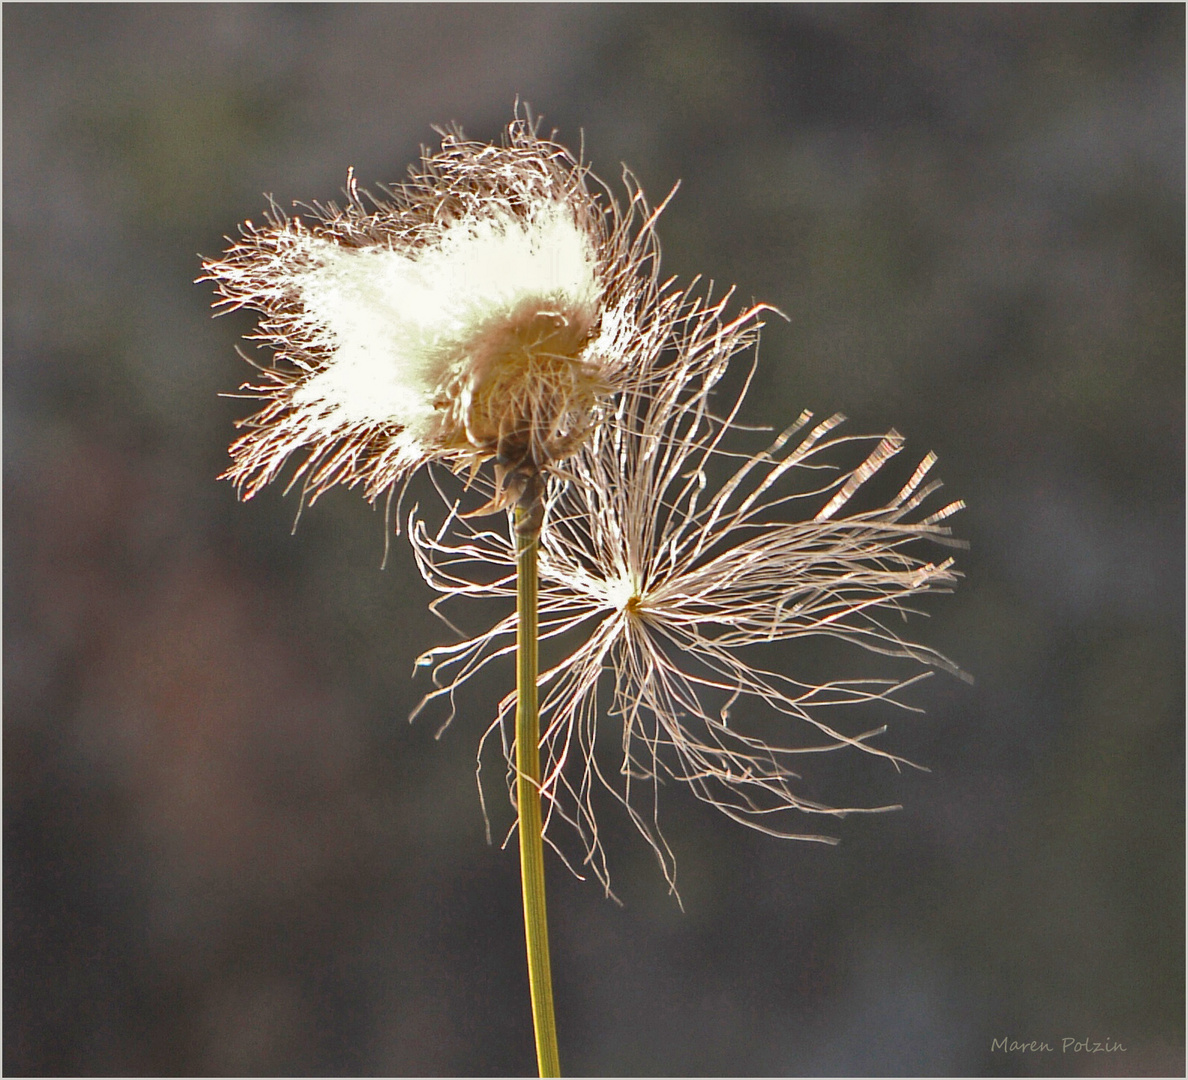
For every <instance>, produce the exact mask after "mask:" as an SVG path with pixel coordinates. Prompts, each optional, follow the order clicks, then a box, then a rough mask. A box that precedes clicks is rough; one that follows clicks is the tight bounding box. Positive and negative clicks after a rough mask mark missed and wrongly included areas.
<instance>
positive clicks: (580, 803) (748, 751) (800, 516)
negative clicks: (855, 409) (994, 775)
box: [410, 305, 962, 892]
mask: <svg viewBox="0 0 1188 1080" xmlns="http://www.w3.org/2000/svg"><path fill="white" fill-rule="evenodd" d="M692 311H693V316H694V317H693V318H692V321H691V322H690V323H689V324H688V325H687V333H686V334H685V336H684V337H683V338H682V340H681V344H680V348H679V350H678V352H677V354H676V355H675V357H673V358H672V360H671V362H670V363H669V364H668V365H666V366H663V367H660V366H658V367H656V368H654V379H653V382H652V384H651V385H650V386H648V387H647V388H646V389H639V390H634V391H630V392H628V393H625V394H623V395H622V396H620V398H619V399H618V400H617V402H616V405H615V409H614V416H613V417H611V418H610V419H609V420H608V422H607V423H606V424H604V425H602V426H600V427H599V429H598V430H597V431H594V432H592V433H591V435H590V438H589V439H588V440H587V442H586V443H585V444H584V445H583V447H582V448H581V450H580V451H579V452H578V453H577V454H576V455H575V457H574V458H573V459H572V461H571V462H570V463H569V466H568V468H569V472H570V474H571V477H572V479H571V482H569V483H568V484H564V485H563V484H560V483H556V482H551V483H550V488H549V493H548V499H549V518H548V525H547V527H546V528H545V530H544V532H543V533H542V535H541V539H540V555H539V566H540V575H541V584H540V634H541V640H542V642H545V641H548V640H553V641H557V642H558V643H560V642H561V641H564V642H565V643H566V647H565V650H564V652H563V654H562V655H560V656H558V657H556V658H555V660H554V662H553V663H552V664H551V666H548V667H547V668H546V670H545V671H543V672H542V674H541V678H540V686H541V731H542V737H541V745H542V753H543V755H544V758H545V761H546V764H545V767H544V769H543V776H544V779H543V781H542V794H543V795H544V797H545V798H546V799H547V800H548V803H547V805H548V807H549V810H548V812H547V814H546V822H547V823H546V828H547V827H548V825H549V824H551V825H553V826H554V833H555V826H556V825H557V824H558V823H559V822H566V823H568V824H569V825H570V826H572V827H573V829H574V831H575V832H576V835H577V837H578V838H579V844H578V846H577V849H576V853H575V854H574V857H571V858H569V859H568V861H569V862H570V865H571V867H572V868H577V867H581V866H583V865H584V866H588V867H589V868H590V869H591V871H592V872H593V873H594V874H595V876H596V877H598V878H599V879H600V880H601V881H602V882H603V884H604V885H605V886H606V887H607V890H608V892H609V888H610V885H609V882H610V876H609V870H608V867H607V862H606V858H605V853H604V851H603V848H602V843H601V841H600V839H599V830H598V823H597V816H596V812H595V804H596V802H597V801H598V800H599V798H600V796H599V794H598V791H599V789H603V790H605V791H606V792H609V793H610V794H611V795H612V796H613V797H614V799H617V800H618V801H619V802H620V803H621V804H622V805H623V806H624V807H625V808H626V810H627V812H628V814H629V815H630V817H631V820H632V821H633V822H634V824H635V825H636V827H637V828H638V829H639V830H640V832H641V833H643V835H644V836H645V837H646V838H647V840H648V842H649V843H650V844H651V845H652V847H653V849H654V851H655V853H656V856H657V858H658V859H659V861H660V864H661V867H662V869H663V872H664V874H665V875H666V877H667V878H668V880H669V882H670V884H672V885H673V887H674V889H675V863H674V860H673V856H672V852H671V851H670V849H669V847H668V845H667V843H666V841H665V839H664V836H663V833H662V831H661V829H660V816H659V806H658V802H657V799H658V795H659V791H660V788H661V786H662V785H663V784H664V783H665V781H666V780H667V779H677V780H683V781H685V782H686V783H687V784H688V785H689V786H690V788H691V789H692V790H693V792H694V794H695V795H696V796H697V797H698V798H700V799H702V800H704V801H706V802H708V803H710V804H712V805H713V806H715V807H717V808H718V809H720V810H721V811H722V812H723V813H725V814H727V815H728V816H729V817H731V818H734V819H735V820H737V821H740V822H742V823H743V824H746V825H749V826H751V827H753V828H756V829H759V830H761V831H763V832H767V833H771V834H773V835H776V836H785V837H791V838H796V839H805V840H822V841H825V842H830V843H832V842H835V841H834V839H833V838H832V837H830V836H826V835H821V834H818V833H816V832H813V831H811V830H810V831H806V830H805V829H804V826H803V825H798V824H797V822H796V820H794V819H798V818H799V819H801V820H803V818H802V816H803V815H806V814H807V815H815V816H820V815H831V816H835V817H838V816H843V815H844V814H846V813H850V812H854V811H858V810H864V811H867V812H870V811H877V810H885V809H891V808H890V807H885V806H849V807H845V806H843V807H835V806H828V805H825V804H823V803H821V802H819V801H817V800H816V799H813V798H810V797H808V796H807V795H806V794H805V793H804V786H803V783H802V782H801V779H800V776H799V775H798V772H797V768H798V766H797V763H798V761H800V760H801V759H803V757H804V756H805V755H809V754H815V753H821V752H823V751H830V750H843V749H849V750H851V751H861V752H863V753H866V754H869V755H873V756H875V757H879V758H882V759H884V760H887V761H889V762H891V763H893V764H894V765H895V766H896V767H899V766H900V765H902V764H905V762H904V760H903V759H902V758H899V757H897V756H896V755H895V754H893V753H891V752H889V751H887V750H884V749H882V748H881V747H879V746H878V745H877V744H876V743H875V741H874V740H875V739H876V737H877V736H878V735H880V734H881V733H882V732H883V731H884V730H885V726H884V725H879V726H877V727H876V728H875V729H873V730H870V729H867V730H861V729H859V730H855V728H854V724H853V723H852V722H850V723H847V722H846V719H845V714H846V712H847V707H850V708H849V710H848V711H849V712H851V713H854V712H866V711H868V710H869V709H870V708H871V707H872V706H898V707H900V708H906V707H907V706H905V705H903V703H902V702H901V701H900V700H898V698H897V696H896V695H897V694H898V692H899V691H900V690H902V689H903V688H904V687H905V686H907V685H909V684H911V683H914V682H916V681H917V680H918V679H920V678H922V677H924V675H925V674H927V672H922V671H920V670H919V665H921V664H923V665H928V666H935V667H941V668H946V669H948V670H950V671H954V672H956V669H955V668H954V666H953V665H952V664H951V663H949V661H947V660H945V659H944V657H942V656H940V655H939V654H938V653H936V652H934V651H932V650H931V649H928V648H926V647H922V646H920V645H915V644H913V643H911V642H910V641H908V640H906V639H904V638H903V637H902V636H901V635H900V633H899V631H898V630H897V629H895V627H894V626H893V625H892V623H891V622H890V621H889V620H888V616H894V617H895V618H896V619H897V620H900V619H902V617H903V616H905V615H906V614H907V612H908V611H909V610H910V606H909V605H910V602H911V601H912V599H913V598H915V597H918V596H921V595H923V594H925V593H930V592H944V591H949V590H950V589H951V588H952V586H953V584H954V583H955V581H956V580H957V577H958V575H957V573H956V571H955V570H954V568H953V563H952V560H951V559H943V560H941V561H933V560H931V559H929V558H927V557H925V556H924V555H923V553H921V552H919V551H918V549H919V548H920V547H921V545H922V542H927V541H932V542H938V541H939V542H941V543H949V544H953V543H955V542H954V541H952V540H951V538H950V537H949V532H948V529H947V528H946V527H945V526H944V525H943V524H942V523H943V522H944V521H945V519H946V518H948V517H949V516H950V515H952V514H953V513H955V512H956V511H957V510H959V509H960V508H961V506H962V504H961V503H959V502H954V503H949V504H947V505H942V506H940V507H939V508H938V509H936V510H935V511H927V510H924V509H922V505H923V504H924V503H925V501H926V500H927V499H929V497H930V496H932V495H933V494H934V492H935V491H936V489H937V488H939V486H940V485H939V483H938V482H934V481H930V479H929V476H930V473H931V470H932V468H933V465H934V463H935V460H936V459H935V457H934V456H933V455H932V454H929V455H927V456H926V457H925V458H924V459H923V461H922V462H921V463H920V464H919V466H918V467H917V468H916V469H915V470H914V471H913V472H912V473H911V474H910V475H909V476H908V477H907V478H906V482H903V484H902V487H901V488H900V490H899V491H898V493H897V494H895V495H894V496H893V497H892V498H890V499H889V500H888V501H886V502H880V501H877V500H874V501H873V502H874V505H870V503H871V502H872V500H871V499H870V498H869V497H867V496H866V495H865V492H866V490H867V485H869V483H870V481H871V480H872V478H874V477H875V476H876V475H878V474H880V473H881V472H882V470H884V469H885V468H886V467H887V466H888V464H889V463H890V462H891V461H892V460H893V459H894V458H895V457H896V456H897V455H898V454H899V453H900V451H901V450H902V448H903V439H902V437H901V436H900V435H899V434H898V433H896V432H894V431H891V432H888V433H887V434H886V435H883V436H876V437H865V436H848V435H842V434H839V433H838V428H839V425H840V424H841V423H842V417H841V416H840V415H838V416H832V417H830V418H828V419H826V420H824V421H821V422H819V423H813V421H812V417H811V414H810V413H808V412H805V413H803V414H802V415H801V416H800V417H799V419H798V420H797V421H796V423H794V424H793V425H792V426H791V427H790V428H788V429H787V430H786V431H784V432H783V433H782V434H781V435H780V436H779V437H778V438H777V439H776V440H775V441H774V442H772V443H771V444H770V445H769V446H768V447H766V448H765V449H763V450H761V451H759V452H749V453H744V454H740V453H738V452H735V451H731V450H728V449H727V446H726V443H727V435H728V434H729V433H730V431H731V429H732V428H735V427H738V426H739V425H737V421H736V417H737V415H738V412H739V409H740V407H741V404H742V400H743V399H742V396H741V395H740V396H739V397H738V398H737V400H735V401H734V402H733V404H731V405H730V407H729V410H728V412H727V414H726V415H725V416H724V417H722V418H717V417H715V416H714V415H713V413H712V412H711V410H710V404H711V402H710V398H711V393H712V391H713V388H714V386H715V385H716V384H717V383H718V382H719V380H720V378H721V376H722V375H723V373H724V371H725V369H726V366H727V364H728V362H729V360H730V358H731V356H732V355H733V354H736V353H737V352H738V351H739V350H740V349H742V348H744V347H745V346H747V345H748V344H750V343H751V341H753V339H754V332H755V329H756V326H757V323H756V321H755V314H756V313H755V312H747V313H745V314H744V315H743V316H741V317H740V318H739V319H737V320H735V321H734V322H731V323H726V322H725V321H724V319H723V317H722V306H721V305H716V306H713V307H699V306H697V305H693V308H692ZM753 370H754V369H753V367H752V373H753ZM749 381H750V379H749V378H748V380H747V382H748V384H749ZM743 393H745V388H744V391H743ZM864 444H865V448H864ZM856 449H857V450H858V451H859V455H858V456H857V458H855V457H854V454H853V452H854V451H855V450H856ZM847 458H848V459H849V462H848V463H847ZM884 498H885V496H884ZM860 503H863V504H865V505H864V508H856V507H857V506H858V505H859V504H860ZM460 530H462V531H463V532H468V533H469V535H466V536H464V537H462V538H460V536H459V531H460ZM410 536H411V537H412V539H413V545H414V550H415V552H416V553H417V556H418V559H419V563H420V567H421V571H422V574H423V576H424V578H425V580H426V581H427V582H428V583H429V585H430V586H432V587H433V588H434V589H435V590H436V591H437V592H438V593H439V594H440V595H441V597H442V600H446V599H450V598H456V597H462V596H469V597H476V596H479V597H503V598H506V599H508V600H510V599H511V597H512V596H513V595H514V576H513V572H512V571H513V567H514V560H515V550H514V546H513V544H512V543H511V541H510V540H509V539H508V538H507V537H506V536H504V535H500V534H499V533H496V532H493V531H486V530H481V529H479V528H477V527H475V526H473V525H470V524H469V523H468V522H464V521H459V520H458V518H457V515H456V512H455V513H453V514H451V515H450V518H449V520H447V522H446V524H445V525H444V526H443V527H442V528H441V529H440V530H437V531H433V532H431V531H430V530H429V529H428V528H427V527H426V525H425V523H424V522H423V521H422V520H416V518H415V515H414V519H413V520H412V521H411V522H410ZM492 565H494V566H496V567H500V568H502V570H503V573H501V574H499V575H498V576H496V575H495V574H493V573H492V570H491V567H492ZM493 577H494V580H492V579H493ZM440 602H441V601H439V603H440ZM515 627H516V621H515V616H514V614H509V615H508V616H507V617H506V618H504V619H502V620H500V621H499V622H498V623H496V624H495V625H494V626H492V627H491V628H490V629H489V630H488V631H486V632H485V633H483V634H479V635H477V636H475V637H472V638H470V639H469V640H466V641H462V642H459V643H458V644H455V645H450V646H443V647H440V648H437V649H432V650H430V651H429V652H428V653H426V654H425V656H424V657H423V658H422V663H423V664H424V665H425V666H427V667H430V668H432V670H433V673H434V677H435V680H436V681H437V683H438V687H439V688H438V689H437V690H435V691H433V692H432V693H430V694H429V695H428V696H427V698H426V699H425V702H423V703H422V705H424V704H426V703H428V702H431V701H433V700H435V699H445V700H447V701H448V702H449V703H450V711H451V715H452V710H453V702H454V699H455V696H456V694H457V693H458V691H459V689H460V688H461V687H462V685H463V684H464V683H465V682H466V681H467V680H468V679H469V678H470V677H472V676H473V675H474V674H475V673H476V672H478V671H479V670H481V669H482V668H484V667H485V666H486V665H487V664H488V663H490V662H491V661H493V660H495V659H496V658H498V657H500V656H502V655H505V654H507V653H508V652H510V651H511V650H512V649H513V648H514V640H513V639H514V635H515ZM813 637H828V638H832V639H837V640H840V641H841V642H844V643H848V644H849V645H852V646H859V647H861V648H862V649H866V650H869V651H872V652H876V653H882V654H888V655H890V656H893V657H898V658H901V659H902V660H906V661H909V662H911V663H913V664H914V665H915V666H916V671H915V672H914V673H912V674H909V675H907V676H902V675H901V676H899V677H893V678H887V679H874V678H853V679H830V680H828V681H823V682H818V681H814V680H812V679H811V678H810V676H809V675H808V674H807V673H804V674H793V673H792V672H790V671H787V670H769V669H767V668H765V667H764V666H762V665H761V663H760V662H759V660H760V656H757V655H756V653H757V652H758V653H759V654H760V655H761V652H762V649H763V647H764V646H765V645H767V644H769V643H772V642H788V641H792V640H795V639H806V638H813ZM600 701H601V702H603V703H604V705H603V707H602V708H600ZM855 707H857V708H855ZM514 708H515V697H514V693H513V694H509V695H508V696H507V697H505V698H504V699H503V701H502V702H501V704H500V708H499V711H498V714H497V716H496V718H495V720H494V722H493V723H492V725H491V727H490V728H489V729H488V732H487V736H485V737H484V741H485V740H486V738H487V737H490V736H491V735H493V734H494V732H496V731H500V732H501V733H502V742H503V746H504V750H505V753H506V754H507V755H508V758H507V760H508V762H509V770H510V771H509V776H510V777H514V767H513V766H512V765H511V762H513V761H514V754H513V752H512V743H511V732H512V727H511V723H510V722H511V719H512V716H513V713H514ZM603 714H605V715H607V716H611V717H615V718H617V724H616V727H617V730H618V735H617V738H615V737H613V736H612V738H613V739H614V741H616V742H617V744H618V748H617V751H615V752H614V756H615V757H617V759H618V761H617V768H607V765H608V762H607V761H606V759H605V758H604V756H603V754H604V751H603V750H600V749H599V748H600V747H601V746H603V745H604V744H605V742H606V739H607V736H608V732H607V729H606V726H605V724H606V719H605V717H604V715H603ZM862 723H863V724H864V725H865V724H866V723H867V721H866V720H865V719H863V720H862ZM798 729H799V730H798ZM480 752H481V751H480ZM562 844H564V841H561V840H557V841H555V846H557V847H558V850H563V849H562V847H561V846H560V845H562ZM571 850H572V849H571ZM563 857H565V856H564V855H563Z"/></svg>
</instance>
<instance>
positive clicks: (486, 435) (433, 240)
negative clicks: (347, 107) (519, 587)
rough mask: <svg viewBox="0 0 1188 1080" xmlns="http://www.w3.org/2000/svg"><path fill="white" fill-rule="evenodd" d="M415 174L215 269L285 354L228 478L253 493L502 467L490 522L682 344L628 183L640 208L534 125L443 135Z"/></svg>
mask: <svg viewBox="0 0 1188 1080" xmlns="http://www.w3.org/2000/svg"><path fill="white" fill-rule="evenodd" d="M410 174H411V178H410V180H409V181H408V182H406V183H404V184H402V185H400V186H398V187H395V188H393V189H390V190H389V189H385V190H384V191H383V194H382V195H381V196H380V197H376V196H372V195H370V194H368V193H367V192H364V191H361V190H360V189H359V187H358V186H357V183H356V181H355V178H354V175H353V173H351V174H348V179H347V189H346V195H347V202H346V205H345V206H344V207H343V208H341V209H340V208H339V207H338V206H337V205H335V204H333V203H329V204H326V205H321V204H313V205H311V206H308V207H305V210H306V218H303V217H301V216H300V215H294V216H289V215H287V214H285V213H283V212H281V211H280V210H279V209H278V208H277V207H276V205H275V204H273V205H272V207H271V210H270V211H269V213H268V214H267V215H266V224H265V225H264V226H260V227H257V226H255V225H253V224H252V223H251V222H250V221H249V222H247V223H246V224H245V225H244V226H243V227H242V228H241V237H240V239H239V240H238V241H236V242H234V243H232V245H231V247H230V248H229V249H228V251H227V252H226V253H225V255H224V256H223V257H222V258H219V259H209V260H206V261H204V264H203V265H204V268H205V271H206V274H205V279H207V280H211V281H214V282H215V284H216V286H217V289H218V292H219V294H220V296H221V300H220V301H218V302H217V303H216V307H219V308H222V309H223V310H229V309H234V308H240V307H247V308H251V309H254V310H257V311H259V312H260V313H261V314H262V318H261V320H260V323H259V329H258V332H257V333H256V335H255V337H254V340H259V341H262V342H265V343H266V344H268V345H269V346H271V349H272V360H271V363H270V364H268V365H266V366H263V367H262V369H261V371H262V379H261V381H260V383H259V384H258V385H247V386H245V387H243V390H244V392H245V393H246V395H247V396H248V397H250V398H252V399H255V400H257V401H259V402H261V403H262V405H261V408H260V409H259V411H258V412H256V413H255V415H253V416H251V417H249V418H247V419H246V420H244V421H242V422H241V427H242V428H243V429H244V434H243V435H242V436H241V437H240V438H239V439H238V440H237V441H236V442H235V443H234V444H233V445H232V447H231V455H232V458H233V464H232V466H231V468H230V469H229V470H228V471H227V473H226V477H227V478H229V479H231V480H233V481H234V482H235V483H236V484H237V485H238V486H239V488H240V491H241V493H242V494H244V496H245V497H250V496H251V495H253V494H255V493H256V492H257V491H258V490H259V489H260V488H261V487H262V486H263V485H264V484H266V483H268V482H269V481H271V480H273V479H274V478H275V477H276V476H277V475H278V473H279V472H280V470H281V469H282V467H283V466H284V464H285V462H286V461H287V460H288V458H289V457H290V456H291V455H292V454H294V453H297V452H302V453H304V454H305V457H304V460H303V461H302V462H301V464H300V465H299V467H298V468H297V470H296V475H295V476H294V478H293V480H292V481H291V482H290V485H291V484H293V483H297V482H300V483H301V485H302V492H303V494H308V495H309V496H310V497H311V499H312V498H316V496H317V495H318V494H319V493H320V492H321V491H323V490H325V489H326V488H328V487H330V486H332V485H334V484H338V483H343V484H346V485H348V486H354V485H356V484H362V485H363V486H364V490H365V492H366V494H367V496H368V497H369V498H370V499H372V500H374V499H375V498H376V497H377V496H379V495H380V494H381V493H384V492H390V491H391V490H392V489H393V487H394V485H395V484H397V483H398V482H399V481H401V480H402V479H403V478H405V477H406V476H408V475H409V474H410V473H411V472H412V471H413V470H415V469H416V468H417V467H418V466H420V465H422V464H424V463H426V462H429V461H437V462H442V463H445V464H447V465H448V466H450V467H451V468H453V469H455V470H466V471H468V472H469V473H470V475H471V477H472V478H473V476H474V474H475V472H476V470H477V469H478V467H479V466H480V465H481V464H482V463H483V462H485V461H488V460H492V459H493V460H494V461H495V463H496V479H495V482H494V485H493V488H491V485H490V483H489V482H488V487H489V488H491V491H492V501H491V504H490V505H489V507H488V509H498V508H499V507H501V506H504V505H510V503H511V502H513V501H514V499H515V497H516V496H518V495H520V494H522V492H523V489H524V486H525V484H527V483H529V481H530V480H531V478H532V477H535V476H536V475H537V474H538V473H539V472H541V471H548V470H550V469H553V468H555V466H556V463H557V462H559V461H563V460H564V459H566V458H568V457H570V456H571V455H572V454H573V453H574V451H575V450H576V449H577V448H578V446H580V445H581V443H582V441H583V440H584V439H586V438H587V437H588V434H589V432H590V430H591V427H592V425H593V424H594V423H595V421H596V420H597V417H598V416H599V415H600V413H601V411H602V409H603V407H604V405H605V403H606V402H607V401H608V400H609V398H610V396H611V395H613V393H615V392H616V391H618V390H621V389H623V388H624V387H626V386H628V385H630V383H631V380H632V379H633V377H634V376H635V374H636V373H637V370H638V367H639V363H640V360H641V357H647V356H648V355H651V354H652V353H653V352H654V349H652V347H651V344H650V343H651V342H652V341H653V340H654V339H655V338H656V337H657V336H659V337H664V336H665V335H666V334H667V333H668V328H667V326H666V325H665V319H666V312H667V311H668V310H669V309H668V306H667V305H666V304H665V302H664V299H663V295H662V294H663V291H664V290H663V289H662V288H660V287H658V285H657V281H656V274H657V268H656V244H655V238H654V234H653V221H654V218H655V213H653V212H652V211H650V210H649V208H648V207H647V204H646V203H645V201H644V199H643V196H642V194H641V193H640V191H639V189H638V187H637V186H636V185H635V183H634V181H633V180H632V178H631V177H630V175H629V174H627V173H625V174H624V179H625V182H626V183H627V189H628V194H629V200H628V204H627V208H626V210H625V211H624V210H622V209H620V207H619V206H618V204H617V203H616V202H615V201H614V199H613V198H611V197H610V196H609V194H608V193H607V191H606V189H605V187H604V186H603V185H601V182H600V181H598V180H597V179H596V178H595V177H593V176H592V175H591V174H590V172H589V170H588V169H587V168H586V166H584V165H583V164H582V163H581V162H580V160H578V159H576V158H574V156H573V155H571V154H570V152H569V151H568V150H566V149H565V148H564V147H563V146H561V145H559V144H558V143H556V142H552V141H550V140H547V139H542V138H540V137H538V135H537V132H536V125H535V124H533V123H531V122H529V121H528V120H527V119H523V118H520V117H518V116H517V118H516V120H515V121H514V122H513V123H512V124H511V125H510V126H509V127H508V130H507V134H506V138H505V140H504V144H503V145H488V144H485V143H478V142H470V141H467V140H466V139H464V138H463V136H462V134H461V132H459V131H457V130H451V131H444V132H442V144H441V149H440V150H439V151H438V152H436V153H430V152H428V151H425V152H424V153H423V160H422V163H421V167H420V169H415V168H413V169H410ZM600 189H601V190H600ZM307 218H308V220H307Z"/></svg>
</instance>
